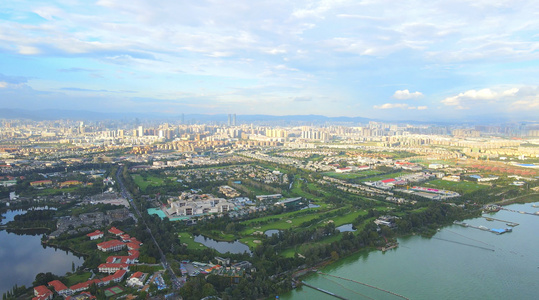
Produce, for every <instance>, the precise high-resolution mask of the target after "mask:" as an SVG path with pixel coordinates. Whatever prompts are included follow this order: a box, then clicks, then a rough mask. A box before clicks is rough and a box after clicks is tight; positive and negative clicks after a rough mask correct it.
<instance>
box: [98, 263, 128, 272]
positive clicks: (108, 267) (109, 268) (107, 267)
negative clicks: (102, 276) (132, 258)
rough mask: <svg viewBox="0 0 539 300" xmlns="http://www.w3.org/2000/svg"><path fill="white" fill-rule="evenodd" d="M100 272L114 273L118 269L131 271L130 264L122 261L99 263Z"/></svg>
mask: <svg viewBox="0 0 539 300" xmlns="http://www.w3.org/2000/svg"><path fill="white" fill-rule="evenodd" d="M98 268H99V272H101V273H109V274H112V273H114V272H116V271H119V270H127V271H129V264H122V263H119V264H114V263H111V264H109V263H104V264H100V265H99V267H98Z"/></svg>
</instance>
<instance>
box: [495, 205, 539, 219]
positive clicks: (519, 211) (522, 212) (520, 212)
mask: <svg viewBox="0 0 539 300" xmlns="http://www.w3.org/2000/svg"><path fill="white" fill-rule="evenodd" d="M501 209H503V210H506V211H510V212H516V213H519V214H523V215H532V216H538V217H539V211H538V212H534V213H531V212H527V211H521V210H514V209H509V208H503V207H502V208H501Z"/></svg>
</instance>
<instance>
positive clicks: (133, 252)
mask: <svg viewBox="0 0 539 300" xmlns="http://www.w3.org/2000/svg"><path fill="white" fill-rule="evenodd" d="M127 253H129V257H131V258H138V256H139V255H140V253H139V252H138V251H137V250H129V251H127Z"/></svg>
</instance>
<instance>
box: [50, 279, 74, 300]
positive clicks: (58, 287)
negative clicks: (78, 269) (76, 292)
mask: <svg viewBox="0 0 539 300" xmlns="http://www.w3.org/2000/svg"><path fill="white" fill-rule="evenodd" d="M48 285H49V286H52V287H53V288H54V290H55V291H56V292H57V293H58V294H59V295H60V296H66V295H69V293H70V292H71V291H70V290H69V289H68V288H67V286H66V285H65V284H63V283H62V282H61V281H60V280H53V281H51V282H49V283H48Z"/></svg>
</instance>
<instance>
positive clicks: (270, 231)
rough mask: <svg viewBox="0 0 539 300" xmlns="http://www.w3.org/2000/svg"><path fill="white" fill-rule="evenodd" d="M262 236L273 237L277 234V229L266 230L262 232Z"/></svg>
mask: <svg viewBox="0 0 539 300" xmlns="http://www.w3.org/2000/svg"><path fill="white" fill-rule="evenodd" d="M264 234H265V235H266V236H267V237H272V236H273V235H275V234H279V230H278V229H269V230H266V231H265V232H264Z"/></svg>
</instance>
